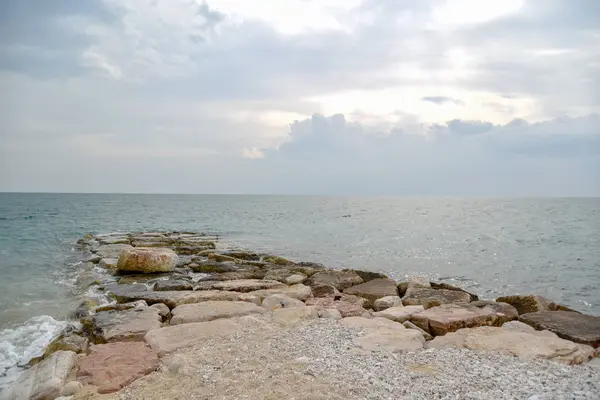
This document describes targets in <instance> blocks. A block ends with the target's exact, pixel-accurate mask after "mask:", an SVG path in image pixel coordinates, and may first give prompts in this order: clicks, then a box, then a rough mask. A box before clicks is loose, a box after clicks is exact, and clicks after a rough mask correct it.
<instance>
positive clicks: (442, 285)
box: [429, 282, 479, 301]
mask: <svg viewBox="0 0 600 400" xmlns="http://www.w3.org/2000/svg"><path fill="white" fill-rule="evenodd" d="M429 284H430V285H431V288H432V289H445V290H454V291H457V292H463V293H467V294H468V295H469V296H471V301H477V300H479V297H478V296H477V295H476V294H473V293H470V292H467V291H466V290H464V289H462V288H459V287H457V286H452V285H449V284H447V283H444V282H430V283H429Z"/></svg>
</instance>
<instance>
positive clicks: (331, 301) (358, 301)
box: [306, 293, 367, 317]
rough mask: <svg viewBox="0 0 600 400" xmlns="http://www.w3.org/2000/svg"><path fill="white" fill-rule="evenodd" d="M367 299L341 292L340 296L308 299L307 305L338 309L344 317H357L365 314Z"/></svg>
mask: <svg viewBox="0 0 600 400" xmlns="http://www.w3.org/2000/svg"><path fill="white" fill-rule="evenodd" d="M366 302H367V300H366V299H364V298H362V297H357V296H352V295H349V294H345V293H344V294H341V295H340V296H339V298H333V297H315V298H310V299H307V300H306V305H307V306H316V307H317V308H319V309H336V310H338V311H339V312H340V313H341V314H342V317H357V316H361V315H363V314H364V313H365V312H366V311H367V310H366V309H365V308H364V305H365V303H366Z"/></svg>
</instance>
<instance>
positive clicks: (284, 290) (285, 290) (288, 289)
mask: <svg viewBox="0 0 600 400" xmlns="http://www.w3.org/2000/svg"><path fill="white" fill-rule="evenodd" d="M249 294H251V295H254V296H258V297H260V298H261V299H264V298H266V297H269V296H271V295H274V294H283V295H286V296H288V297H292V298H294V299H298V300H302V301H305V300H306V299H308V298H309V297H311V296H312V292H311V290H310V287H308V286H305V285H302V284H298V285H292V286H285V285H283V286H282V287H278V288H275V289H265V290H256V291H253V292H250V293H249Z"/></svg>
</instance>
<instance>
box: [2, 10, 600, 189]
mask: <svg viewBox="0 0 600 400" xmlns="http://www.w3.org/2000/svg"><path fill="white" fill-rule="evenodd" d="M0 32H1V33H2V34H1V35H0V87H1V88H2V92H3V95H2V96H0V121H1V122H0V191H2V192H50V193H181V194H184V193H189V194H208V193H223V194H228V193H231V194H263V193H264V194H286V195H288V194H289V195H304V194H307V195H311V194H315V195H348V196H355V195H365V196H395V195H401V196H416V197H418V196H456V197H473V196H474V197H598V196H600V46H599V45H598V39H599V38H600V2H598V1H595V0H574V1H568V0H507V1H503V2H482V1H477V0H423V1H419V2H416V1H407V0H397V1H388V0H344V1H342V0H321V1H316V0H289V1H286V2H277V3H274V2H272V1H267V0H245V1H242V0H206V1H203V0H155V1H150V0H91V1H86V2H72V1H68V0H55V1H42V0H7V1H3V2H1V4H0Z"/></svg>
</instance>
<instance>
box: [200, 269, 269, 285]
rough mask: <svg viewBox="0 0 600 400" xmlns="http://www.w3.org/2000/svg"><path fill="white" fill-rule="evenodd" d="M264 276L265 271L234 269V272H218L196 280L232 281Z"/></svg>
mask: <svg viewBox="0 0 600 400" xmlns="http://www.w3.org/2000/svg"><path fill="white" fill-rule="evenodd" d="M264 277H265V271H258V270H257V271H235V272H223V273H220V274H213V275H209V276H205V277H202V278H200V280H199V281H198V282H207V281H233V280H240V279H263V278H264Z"/></svg>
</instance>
